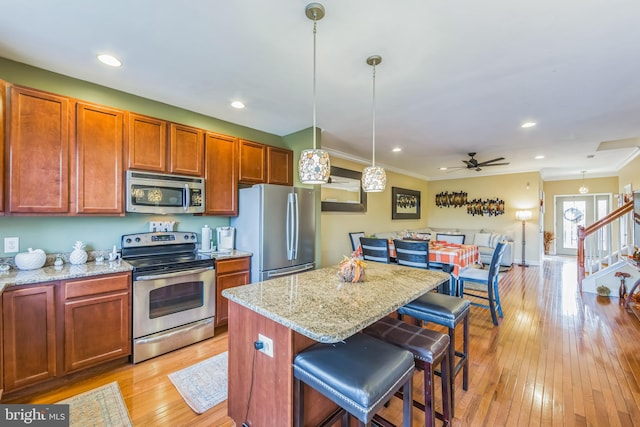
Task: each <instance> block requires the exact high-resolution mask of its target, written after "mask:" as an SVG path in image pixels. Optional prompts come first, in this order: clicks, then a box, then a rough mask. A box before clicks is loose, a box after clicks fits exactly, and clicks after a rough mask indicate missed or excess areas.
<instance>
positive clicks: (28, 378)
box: [2, 284, 56, 392]
mask: <svg viewBox="0 0 640 427" xmlns="http://www.w3.org/2000/svg"><path fill="white" fill-rule="evenodd" d="M2 306H3V307H2V310H3V313H2V317H3V319H2V323H3V325H2V329H3V344H4V386H5V387H4V391H5V392H8V391H11V390H15V389H19V388H22V387H26V386H28V385H31V384H36V383H39V382H41V381H44V380H46V379H48V378H51V377H54V376H55V375H56V327H55V299H54V284H48V285H43V286H34V287H25V288H17V289H11V290H7V291H5V292H4V294H3V295H2Z"/></svg>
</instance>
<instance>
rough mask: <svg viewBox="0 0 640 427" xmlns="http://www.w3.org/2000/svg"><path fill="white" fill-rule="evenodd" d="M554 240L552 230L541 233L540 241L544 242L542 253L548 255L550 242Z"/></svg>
mask: <svg viewBox="0 0 640 427" xmlns="http://www.w3.org/2000/svg"><path fill="white" fill-rule="evenodd" d="M554 240H556V236H555V235H554V234H553V232H552V231H546V230H545V232H544V234H543V237H542V242H543V244H544V253H545V254H547V255H549V251H550V250H551V244H552V243H553V241H554Z"/></svg>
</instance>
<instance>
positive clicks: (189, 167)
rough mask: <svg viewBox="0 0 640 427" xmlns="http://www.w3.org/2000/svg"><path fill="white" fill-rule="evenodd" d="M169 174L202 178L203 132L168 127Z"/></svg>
mask: <svg viewBox="0 0 640 427" xmlns="http://www.w3.org/2000/svg"><path fill="white" fill-rule="evenodd" d="M169 147H170V148H169V158H170V162H169V172H171V173H175V174H182V175H195V176H203V164H204V162H203V155H204V131H203V130H202V129H197V128H193V127H190V126H184V125H179V124H176V123H171V124H170V125H169Z"/></svg>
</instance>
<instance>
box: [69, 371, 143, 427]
mask: <svg viewBox="0 0 640 427" xmlns="http://www.w3.org/2000/svg"><path fill="white" fill-rule="evenodd" d="M57 403H59V404H67V405H69V418H70V421H69V426H70V427H87V426H95V427H99V426H104V427H107V426H109V427H127V426H133V424H132V423H131V419H130V418H129V412H128V411H127V405H125V403H124V400H123V399H122V394H121V393H120V387H118V383H117V382H116V381H114V382H112V383H109V384H107V385H103V386H101V387H98V388H94V389H93V390H89V391H85V392H84V393H81V394H78V395H76V396H73V397H70V398H68V399H65V400H61V401H60V402H57Z"/></svg>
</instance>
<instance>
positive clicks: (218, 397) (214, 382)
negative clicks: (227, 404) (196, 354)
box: [169, 351, 228, 414]
mask: <svg viewBox="0 0 640 427" xmlns="http://www.w3.org/2000/svg"><path fill="white" fill-rule="evenodd" d="M227 361H228V353H227V352H226V351H225V352H224V353H221V354H219V355H217V356H214V357H210V358H209V359H207V360H203V361H202V362H200V363H196V364H195V365H192V366H189V367H188V368H184V369H182V370H180V371H177V372H174V373H172V374H169V379H170V380H171V382H172V383H173V385H174V386H176V388H177V389H178V392H179V393H180V395H181V396H182V398H183V399H184V401H185V402H187V405H189V406H190V407H191V409H193V410H194V411H195V412H196V413H197V414H202V413H203V412H204V411H206V410H207V409H210V408H213V407H214V406H216V405H217V404H218V403H220V402H222V401H224V400H226V399H227V383H228V380H227V373H228V365H227Z"/></svg>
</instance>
